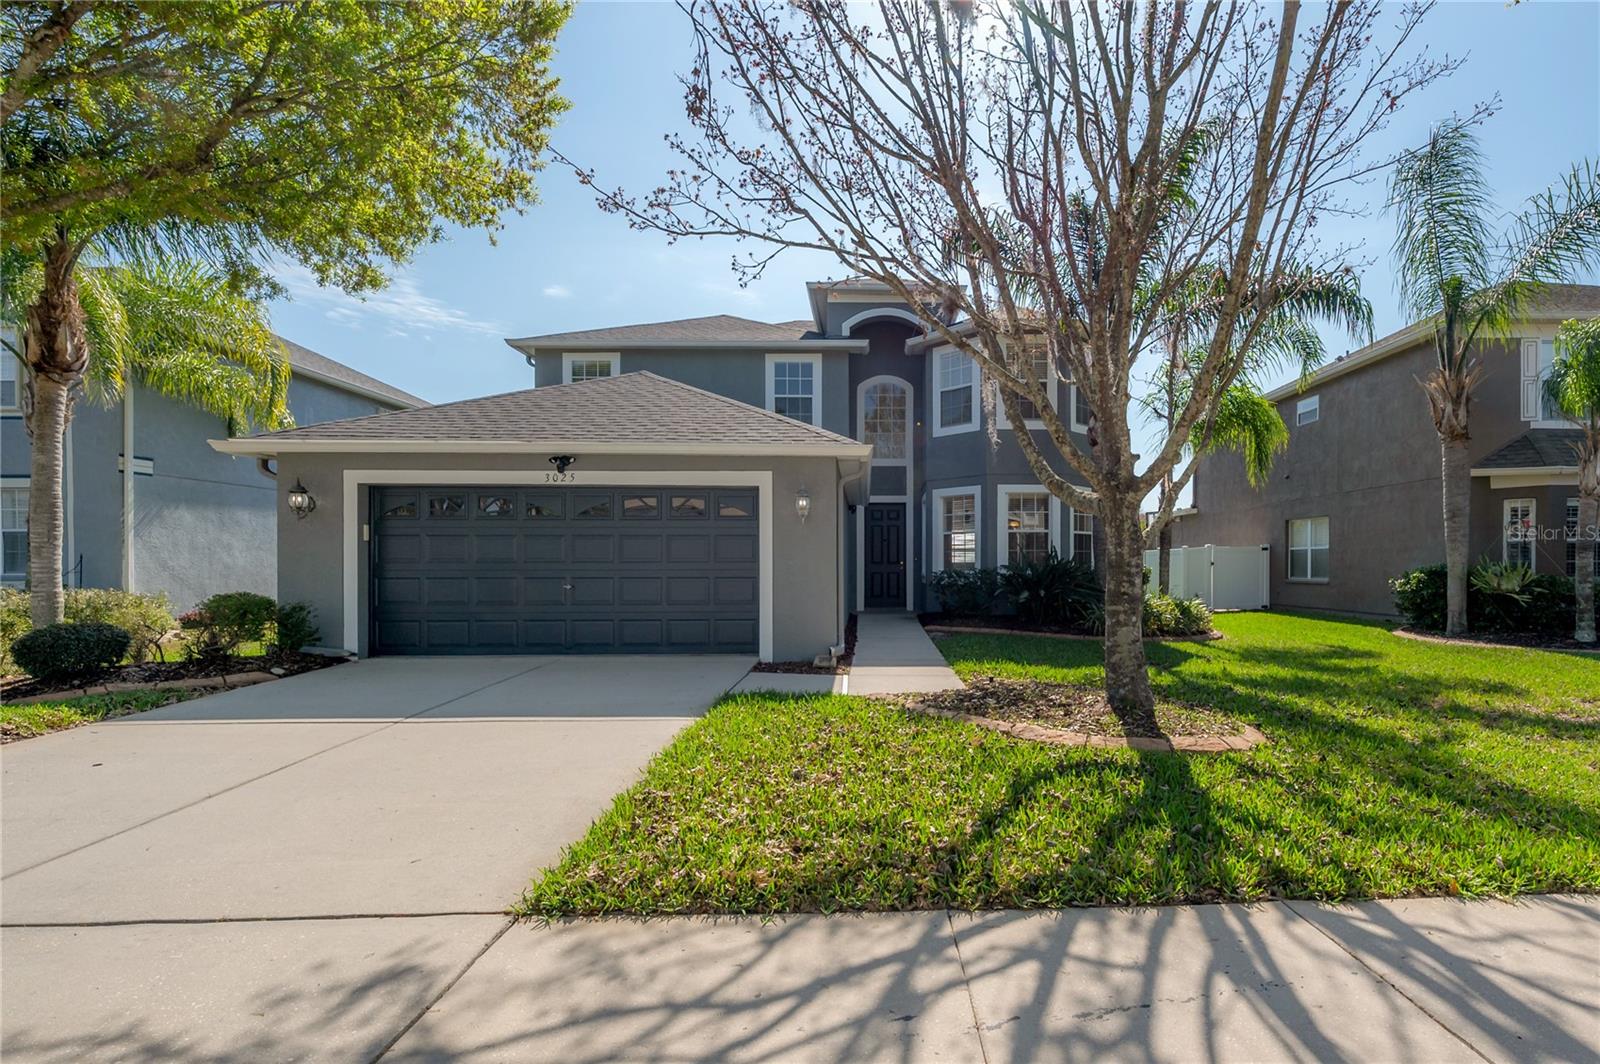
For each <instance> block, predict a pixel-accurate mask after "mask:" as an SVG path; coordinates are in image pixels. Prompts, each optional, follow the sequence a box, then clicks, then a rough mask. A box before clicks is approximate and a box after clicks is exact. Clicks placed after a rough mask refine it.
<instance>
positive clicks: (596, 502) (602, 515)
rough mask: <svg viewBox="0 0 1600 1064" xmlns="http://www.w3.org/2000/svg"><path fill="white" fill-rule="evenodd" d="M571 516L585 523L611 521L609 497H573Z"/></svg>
mask: <svg viewBox="0 0 1600 1064" xmlns="http://www.w3.org/2000/svg"><path fill="white" fill-rule="evenodd" d="M572 515H573V516H574V517H577V518H581V519H583V520H586V521H609V520H611V496H609V495H573V496H572Z"/></svg>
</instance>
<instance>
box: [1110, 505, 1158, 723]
mask: <svg viewBox="0 0 1600 1064" xmlns="http://www.w3.org/2000/svg"><path fill="white" fill-rule="evenodd" d="M1100 504H1101V511H1100V520H1101V522H1102V523H1103V525H1104V528H1105V537H1106V564H1105V583H1106V586H1105V611H1106V636H1105V657H1106V699H1107V700H1108V701H1109V702H1110V703H1111V708H1112V710H1113V711H1115V712H1116V714H1117V717H1118V719H1119V720H1121V721H1122V724H1123V726H1124V727H1125V728H1127V729H1128V731H1129V733H1130V734H1136V735H1153V734H1156V733H1157V727H1156V714H1155V696H1154V695H1153V694H1152V693H1151V691H1150V673H1149V670H1148V668H1147V667H1146V664H1145V657H1144V530H1143V529H1142V528H1141V527H1140V525H1139V499H1138V498H1136V497H1134V496H1132V495H1131V494H1123V493H1118V494H1116V495H1110V494H1107V493H1102V494H1101V496H1100Z"/></svg>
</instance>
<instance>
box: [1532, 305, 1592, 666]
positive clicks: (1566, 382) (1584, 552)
mask: <svg viewBox="0 0 1600 1064" xmlns="http://www.w3.org/2000/svg"><path fill="white" fill-rule="evenodd" d="M1545 394H1546V395H1548V396H1549V398H1550V402H1551V404H1552V405H1554V406H1555V408H1556V409H1557V410H1559V411H1561V413H1562V414H1563V415H1565V416H1566V417H1567V418H1568V419H1570V420H1572V421H1575V422H1577V424H1578V427H1579V429H1581V430H1582V432H1583V435H1582V436H1581V437H1579V439H1578V446H1577V451H1578V542H1577V546H1576V550H1575V552H1574V553H1575V558H1576V567H1575V569H1574V571H1573V581H1574V583H1575V584H1576V585H1577V586H1576V591H1577V600H1578V608H1577V616H1576V618H1575V621H1576V623H1575V625H1574V635H1573V638H1575V639H1576V640H1577V641H1578V642H1580V643H1593V642H1594V641H1595V627H1594V581H1595V566H1594V560H1595V549H1596V548H1595V536H1596V534H1597V531H1600V318H1591V319H1590V320H1588V321H1568V322H1563V323H1562V325H1561V328H1560V329H1558V330H1557V331H1556V358H1555V362H1554V363H1553V364H1552V365H1551V367H1550V376H1549V378H1547V379H1546V381H1545Z"/></svg>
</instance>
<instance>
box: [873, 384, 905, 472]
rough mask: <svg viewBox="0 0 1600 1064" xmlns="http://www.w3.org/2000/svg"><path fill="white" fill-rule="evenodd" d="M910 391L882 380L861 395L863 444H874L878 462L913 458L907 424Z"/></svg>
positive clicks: (874, 457) (874, 454)
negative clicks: (907, 402)
mask: <svg viewBox="0 0 1600 1064" xmlns="http://www.w3.org/2000/svg"><path fill="white" fill-rule="evenodd" d="M908 413H909V411H907V409H906V390H905V388H904V387H902V386H901V385H898V384H895V383H893V382H891V381H879V382H878V383H876V384H873V385H871V386H869V387H868V388H867V390H866V391H865V392H864V393H862V396H861V428H862V437H861V442H862V443H870V444H872V457H873V459H874V460H876V461H880V462H881V461H886V460H887V461H891V462H900V461H904V460H905V459H907V458H909V457H910V456H911V455H910V447H909V442H910V441H909V440H908V439H907V433H906V426H907V424H908V422H907V416H908Z"/></svg>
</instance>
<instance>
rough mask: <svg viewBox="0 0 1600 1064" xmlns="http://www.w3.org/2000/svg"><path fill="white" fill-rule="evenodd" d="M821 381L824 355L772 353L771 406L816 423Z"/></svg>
mask: <svg viewBox="0 0 1600 1064" xmlns="http://www.w3.org/2000/svg"><path fill="white" fill-rule="evenodd" d="M821 380H822V356H820V355H799V356H796V355H783V356H779V355H768V356H767V409H768V410H771V411H772V412H773V413H775V414H782V415H783V416H784V417H792V418H794V419H795V420H796V421H804V422H805V423H806V424H807V425H815V424H816V423H817V407H818V405H819V399H818V392H819V389H818V385H819V384H820V383H821Z"/></svg>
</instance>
